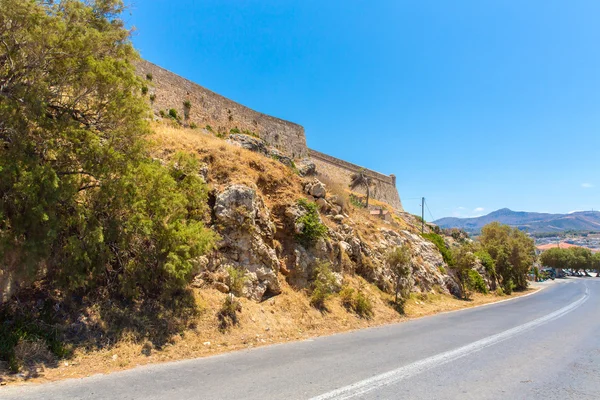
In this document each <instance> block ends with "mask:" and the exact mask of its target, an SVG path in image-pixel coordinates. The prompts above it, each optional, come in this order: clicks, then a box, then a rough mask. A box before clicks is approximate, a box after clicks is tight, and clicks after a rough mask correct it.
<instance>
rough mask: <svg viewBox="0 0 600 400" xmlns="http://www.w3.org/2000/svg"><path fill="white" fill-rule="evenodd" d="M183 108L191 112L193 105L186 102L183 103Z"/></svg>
mask: <svg viewBox="0 0 600 400" xmlns="http://www.w3.org/2000/svg"><path fill="white" fill-rule="evenodd" d="M183 108H185V109H186V110H189V109H191V108H192V103H191V102H190V101H189V100H186V101H184V102H183Z"/></svg>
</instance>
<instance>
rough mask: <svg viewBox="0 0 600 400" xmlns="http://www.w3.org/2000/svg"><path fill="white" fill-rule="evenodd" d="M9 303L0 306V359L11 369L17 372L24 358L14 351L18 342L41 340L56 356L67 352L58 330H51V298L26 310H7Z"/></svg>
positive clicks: (52, 322) (59, 356)
mask: <svg viewBox="0 0 600 400" xmlns="http://www.w3.org/2000/svg"><path fill="white" fill-rule="evenodd" d="M9 308H10V305H9V304H4V305H3V306H2V308H0V321H2V322H1V323H0V360H5V361H6V362H7V363H8V368H9V370H10V371H11V372H13V373H17V372H19V370H20V369H21V367H23V365H22V363H23V361H24V360H22V359H20V358H19V355H18V354H16V352H15V348H16V347H17V346H18V345H19V342H22V341H30V342H34V341H35V342H38V341H41V342H43V343H44V344H45V345H46V346H47V347H48V349H49V350H50V352H51V353H52V354H53V355H55V356H56V357H58V358H61V357H64V356H66V355H67V354H68V353H69V351H68V349H67V348H66V347H65V346H64V345H63V343H62V342H61V341H60V338H59V335H58V331H57V330H56V329H54V324H55V321H54V320H53V315H54V314H55V313H56V312H55V311H54V310H53V304H52V302H51V301H50V300H46V301H44V302H43V303H42V304H41V305H40V306H38V307H37V308H34V309H32V310H29V311H28V314H26V313H25V312H24V311H23V310H21V309H17V310H9Z"/></svg>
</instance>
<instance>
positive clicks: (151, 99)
mask: <svg viewBox="0 0 600 400" xmlns="http://www.w3.org/2000/svg"><path fill="white" fill-rule="evenodd" d="M154 100H156V95H155V94H154V93H152V94H151V95H150V101H151V102H154ZM161 111H162V110H161Z"/></svg>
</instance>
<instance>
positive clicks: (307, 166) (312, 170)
mask: <svg viewBox="0 0 600 400" xmlns="http://www.w3.org/2000/svg"><path fill="white" fill-rule="evenodd" d="M296 167H297V168H298V174H299V175H300V176H312V175H315V174H316V173H317V166H316V165H315V163H314V162H312V161H311V160H310V159H308V158H305V159H302V160H300V161H298V163H297V164H296Z"/></svg>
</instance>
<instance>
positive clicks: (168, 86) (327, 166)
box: [137, 60, 402, 210]
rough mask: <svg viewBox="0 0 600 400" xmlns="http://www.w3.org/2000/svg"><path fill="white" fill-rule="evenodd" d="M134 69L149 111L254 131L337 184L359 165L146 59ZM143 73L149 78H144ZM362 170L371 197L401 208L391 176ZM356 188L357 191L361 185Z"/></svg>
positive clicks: (215, 126) (300, 131) (276, 120)
mask: <svg viewBox="0 0 600 400" xmlns="http://www.w3.org/2000/svg"><path fill="white" fill-rule="evenodd" d="M137 70H138V74H139V76H141V77H142V79H146V85H147V87H148V93H147V94H146V96H148V98H149V99H151V101H150V102H151V105H152V110H153V111H154V113H155V114H156V115H157V116H158V115H160V112H161V111H163V112H164V113H165V114H168V110H169V109H175V110H176V111H177V114H178V115H179V116H180V117H181V120H182V122H183V123H184V124H186V125H188V126H189V125H191V124H195V125H197V126H198V127H202V128H204V127H206V126H207V125H210V127H211V128H212V129H213V131H214V132H215V133H219V132H220V133H228V132H230V130H231V129H234V128H237V129H238V130H239V131H240V132H241V133H246V134H251V135H258V136H259V137H260V138H261V139H263V140H264V141H265V142H266V143H267V144H268V145H269V146H273V147H275V148H277V149H279V150H281V151H282V152H283V153H285V154H286V155H288V156H290V157H291V158H293V159H301V158H306V157H310V158H311V159H312V160H313V162H314V163H315V164H316V166H317V171H318V173H319V174H321V175H323V176H326V177H328V178H329V179H330V180H332V181H334V182H337V183H339V184H340V185H344V186H346V185H348V183H349V182H350V176H351V175H352V173H354V172H357V171H359V170H361V169H363V168H362V167H360V166H358V165H355V164H352V163H349V162H347V161H344V160H340V159H338V158H335V157H331V156H329V155H327V154H323V153H320V152H318V151H315V150H310V149H308V148H307V146H306V136H305V135H304V128H303V127H302V126H300V125H298V124H294V123H292V122H288V121H284V120H282V119H279V118H274V117H271V116H269V115H265V114H261V113H259V112H256V111H254V110H251V109H250V108H248V107H245V106H243V105H241V104H238V103H236V102H234V101H232V100H229V99H227V98H225V97H223V96H221V95H219V94H216V93H214V92H211V91H210V90H208V89H206V88H203V87H202V86H200V85H198V84H196V83H194V82H191V81H189V80H187V79H185V78H182V77H180V76H178V75H176V74H174V73H172V72H170V71H167V70H166V69H164V68H161V67H159V66H158V65H155V64H152V63H151V62H148V61H145V60H141V61H139V62H138V64H137ZM149 76H151V77H152V79H147V77H149ZM186 102H189V104H190V105H191V107H190V108H186V106H185V105H184V104H185V103H186ZM367 172H368V174H369V175H370V176H371V177H372V178H373V181H374V186H373V188H372V189H371V196H372V197H373V198H374V199H376V200H379V201H383V202H386V203H388V204H389V205H391V206H392V207H394V208H396V209H398V210H402V203H401V202H400V196H399V195H398V191H397V190H396V177H395V176H394V175H384V174H380V173H379V172H375V171H371V170H368V169H367ZM357 191H358V192H361V189H358V190H357Z"/></svg>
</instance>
